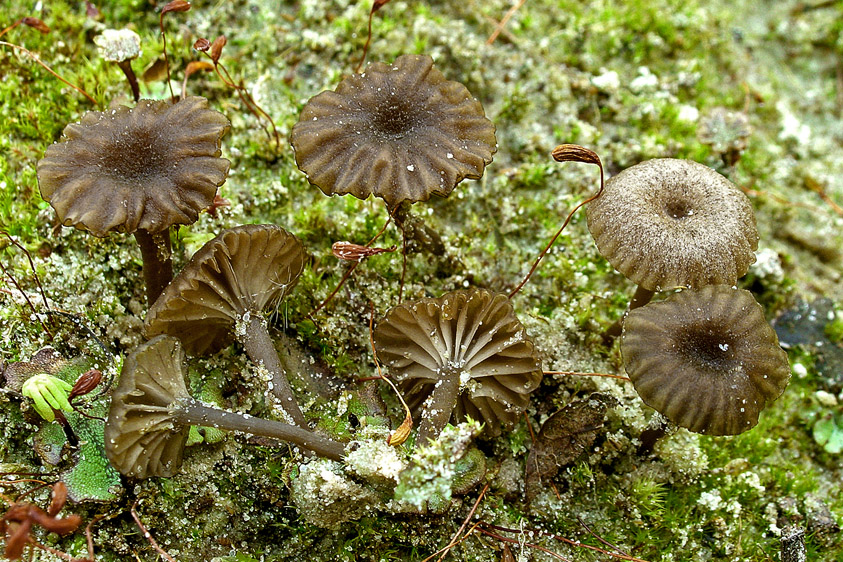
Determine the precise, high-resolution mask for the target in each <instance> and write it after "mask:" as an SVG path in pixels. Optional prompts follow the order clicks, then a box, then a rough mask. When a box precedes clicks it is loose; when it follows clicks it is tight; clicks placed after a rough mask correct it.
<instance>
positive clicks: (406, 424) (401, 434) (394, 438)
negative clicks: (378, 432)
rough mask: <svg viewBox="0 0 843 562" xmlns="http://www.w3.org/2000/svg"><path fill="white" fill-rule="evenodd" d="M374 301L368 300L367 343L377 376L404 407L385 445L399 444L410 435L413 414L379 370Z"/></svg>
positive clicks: (395, 387)
mask: <svg viewBox="0 0 843 562" xmlns="http://www.w3.org/2000/svg"><path fill="white" fill-rule="evenodd" d="M374 326H375V303H374V301H369V344H370V345H371V346H372V359H373V360H374V361H375V367H377V369H378V376H377V378H379V379H381V380H383V381H385V382H386V383H387V384H388V385H389V386H390V388H392V390H394V391H395V394H396V396H398V400H399V401H400V402H401V405H402V406H403V407H404V421H403V422H401V425H400V426H398V429H396V430H395V431H394V432H393V433H392V434H390V436H389V437H388V438H387V440H386V443H387V445H396V446H397V445H401V444H402V443H404V441H406V440H407V437H409V436H410V430H412V429H413V414H412V413H410V407H409V406H407V403H406V402H405V401H404V397H403V396H401V393H400V392H398V387H397V386H395V383H394V382H392V381H391V380H389V379H388V378H386V377H385V376H384V375H383V371H381V364H380V361H378V350H377V349H375V329H374Z"/></svg>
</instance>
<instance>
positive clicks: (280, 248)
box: [146, 224, 307, 355]
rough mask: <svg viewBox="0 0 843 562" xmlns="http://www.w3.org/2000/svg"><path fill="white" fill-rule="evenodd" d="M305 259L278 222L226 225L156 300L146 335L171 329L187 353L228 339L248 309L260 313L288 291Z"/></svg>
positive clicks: (206, 350)
mask: <svg viewBox="0 0 843 562" xmlns="http://www.w3.org/2000/svg"><path fill="white" fill-rule="evenodd" d="M306 261H307V254H306V252H305V250H304V246H302V244H301V242H300V241H299V239H298V238H296V237H295V236H293V235H292V234H290V233H289V232H287V231H286V230H284V229H283V228H281V227H279V226H274V225H265V224H264V225H260V224H251V225H245V226H238V227H235V228H232V229H230V230H226V231H225V232H223V233H221V234H220V235H219V236H217V237H216V238H214V239H213V240H211V241H209V242H208V243H207V244H205V245H204V246H203V247H202V248H201V249H200V250H199V251H198V252H196V253H195V254H194V255H193V257H192V258H191V260H190V261H189V262H188V264H187V265H186V266H185V268H184V269H183V270H182V271H181V273H179V275H178V276H176V278H175V279H173V281H172V282H171V283H170V284H169V285H168V286H167V288H166V289H165V290H164V292H163V293H162V294H161V296H160V297H159V298H158V300H157V301H155V304H154V305H153V306H152V307H151V308H150V309H149V313H148V314H147V317H146V332H147V335H148V336H150V337H152V336H155V335H158V334H169V335H171V336H175V337H177V338H179V339H180V340H181V341H182V344H184V347H185V349H186V350H187V351H188V353H191V354H195V355H201V354H204V353H212V352H214V351H216V350H218V349H220V348H221V347H222V346H224V345H226V344H227V343H228V342H229V341H230V334H231V329H232V327H233V325H234V324H235V323H236V322H238V321H242V320H244V317H243V315H244V314H246V313H249V314H259V313H260V312H261V311H263V310H266V309H267V308H268V307H271V306H274V305H275V304H276V303H277V302H278V301H280V300H281V299H283V298H284V297H285V296H287V294H288V293H289V292H290V290H291V289H292V288H293V286H295V284H296V281H298V278H299V275H301V272H302V271H303V270H304V266H305V263H306Z"/></svg>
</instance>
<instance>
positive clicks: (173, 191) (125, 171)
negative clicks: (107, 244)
mask: <svg viewBox="0 0 843 562" xmlns="http://www.w3.org/2000/svg"><path fill="white" fill-rule="evenodd" d="M229 127H230V123H229V121H228V119H227V118H226V117H225V116H224V115H223V114H222V113H220V112H218V111H215V110H213V109H209V107H208V100H206V99H204V98H201V97H188V98H185V99H183V100H181V101H179V102H177V103H174V104H173V103H170V102H168V101H155V100H141V101H140V102H138V104H137V105H136V106H135V107H132V108H130V107H125V106H120V107H116V108H114V109H109V110H106V111H89V112H87V113H86V114H85V115H83V116H82V119H81V121H80V122H79V123H72V124H70V125H68V126H67V127H65V129H64V136H63V139H62V141H61V142H57V143H55V144H53V145H51V146H50V147H49V148H48V149H47V151H46V153H45V155H44V158H42V159H41V160H40V161H39V162H38V165H37V173H38V185H39V187H40V189H41V196H42V197H43V198H44V199H45V200H46V201H48V202H49V203H50V205H52V206H53V208H54V209H55V211H56V214H57V215H58V217H59V220H60V221H61V223H62V224H63V225H65V226H75V227H76V228H80V229H83V230H87V231H89V232H91V234H94V235H95V236H105V235H106V234H108V233H109V232H112V231H120V232H129V233H132V232H135V231H137V230H145V231H147V232H151V233H156V232H163V231H165V230H167V229H168V228H169V227H170V226H172V225H175V224H190V223H193V222H195V221H196V218H197V217H198V216H199V212H200V211H202V210H203V209H206V208H208V207H209V206H210V205H211V203H212V202H213V201H214V195H215V194H216V192H217V188H218V187H219V186H220V185H222V184H223V182H225V178H226V175H227V174H228V168H229V165H230V162H229V161H228V160H226V159H225V158H220V144H221V139H222V137H223V135H225V133H226V132H227V131H228V129H229Z"/></svg>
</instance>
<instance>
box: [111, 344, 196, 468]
mask: <svg viewBox="0 0 843 562" xmlns="http://www.w3.org/2000/svg"><path fill="white" fill-rule="evenodd" d="M183 364H184V351H182V349H181V345H180V344H179V342H178V340H176V339H174V338H168V337H166V336H159V337H157V338H153V339H152V340H150V341H148V342H147V343H145V344H142V345H141V346H139V347H138V348H137V349H135V351H134V352H132V353H130V354H129V355H128V356H127V357H126V359H125V361H124V362H123V370H122V371H121V373H120V382H119V383H118V385H117V388H116V389H115V390H114V393H113V394H112V396H111V409H110V410H109V413H108V420H107V421H106V423H105V454H106V456H107V457H108V460H109V462H110V463H111V465H112V466H114V468H116V469H117V471H118V472H120V473H121V474H125V475H126V476H131V477H134V478H149V477H151V476H172V475H174V474H175V473H176V472H178V469H179V467H180V466H181V463H182V455H183V453H184V446H185V443H186V441H187V436H188V431H189V426H186V425H180V424H177V423H176V422H175V420H174V417H173V410H172V406H173V405H174V404H176V403H178V402H179V401H182V400H189V399H190V395H189V394H188V391H187V386H186V384H185V373H184V372H183Z"/></svg>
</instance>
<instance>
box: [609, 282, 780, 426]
mask: <svg viewBox="0 0 843 562" xmlns="http://www.w3.org/2000/svg"><path fill="white" fill-rule="evenodd" d="M621 355H622V356H623V363H624V368H625V369H626V372H627V373H628V374H629V378H630V379H631V380H632V384H633V385H634V386H635V390H636V391H637V392H638V394H639V395H640V396H641V399H642V400H643V401H644V403H646V404H647V405H648V406H650V407H652V408H654V409H656V410H657V411H659V412H661V413H662V414H664V415H665V416H666V417H667V418H668V419H669V420H671V421H672V422H674V423H676V424H677V425H680V426H682V427H685V428H688V429H690V430H691V431H695V432H697V433H707V434H710V435H735V434H738V433H742V432H744V431H746V430H748V429H751V428H752V427H754V426H755V425H756V424H757V423H758V415H759V413H760V412H761V410H762V409H763V408H764V407H765V406H766V405H767V404H768V403H770V402H773V401H774V400H775V399H776V398H778V397H779V396H780V395H781V393H782V392H784V389H785V387H786V386H787V383H788V380H789V379H790V369H789V367H788V363H787V354H786V353H785V352H784V351H783V350H782V348H781V347H779V342H778V338H777V337H776V333H775V331H774V330H773V329H772V327H770V325H769V324H768V323H767V320H766V319H765V318H764V311H763V310H762V309H761V306H760V305H759V304H758V303H757V302H756V301H755V299H754V298H753V296H752V294H751V293H750V292H749V291H745V290H743V289H735V288H732V287H729V286H727V285H708V286H706V287H703V288H701V289H697V290H695V289H687V290H684V291H681V292H679V293H676V294H674V295H671V296H670V297H668V298H667V299H665V300H664V301H661V302H655V303H650V304H648V305H646V306H643V307H641V308H637V309H635V310H632V311H630V312H629V314H628V315H627V317H626V319H625V320H624V324H623V335H622V337H621Z"/></svg>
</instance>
